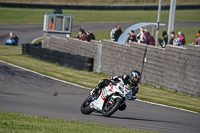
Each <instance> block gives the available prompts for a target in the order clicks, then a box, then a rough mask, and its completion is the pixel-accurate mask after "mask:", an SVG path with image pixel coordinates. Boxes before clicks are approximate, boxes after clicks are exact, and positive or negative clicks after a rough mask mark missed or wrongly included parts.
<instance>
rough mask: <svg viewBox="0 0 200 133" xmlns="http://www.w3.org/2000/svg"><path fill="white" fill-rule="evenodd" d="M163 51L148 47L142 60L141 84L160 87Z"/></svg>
mask: <svg viewBox="0 0 200 133" xmlns="http://www.w3.org/2000/svg"><path fill="white" fill-rule="evenodd" d="M164 55H165V49H162V48H157V47H154V46H148V47H147V50H146V57H145V60H144V70H143V74H142V75H143V76H142V83H145V84H150V85H154V86H160V85H161V84H162V82H163V73H164Z"/></svg>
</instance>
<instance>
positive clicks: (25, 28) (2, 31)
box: [0, 21, 200, 45]
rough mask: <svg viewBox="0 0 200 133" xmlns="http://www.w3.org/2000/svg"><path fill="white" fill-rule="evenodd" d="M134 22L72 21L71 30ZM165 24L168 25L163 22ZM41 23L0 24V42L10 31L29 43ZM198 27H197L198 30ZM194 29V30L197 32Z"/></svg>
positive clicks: (179, 24)
mask: <svg viewBox="0 0 200 133" xmlns="http://www.w3.org/2000/svg"><path fill="white" fill-rule="evenodd" d="M133 24H136V23H135V22H110V23H107V22H106V23H103V22H102V23H73V24H72V32H78V29H79V28H80V27H81V26H83V27H84V29H85V30H86V31H87V30H92V31H102V30H111V29H113V28H114V26H118V25H119V26H121V27H122V29H126V28H128V27H129V26H131V25H133ZM165 24H166V26H165V27H167V25H168V23H167V22H165ZM174 27H200V22H199V21H197V22H176V23H175V26H174ZM42 30H43V24H0V44H5V43H6V40H7V39H8V38H9V34H10V32H11V31H12V32H13V34H16V35H17V36H18V37H19V39H20V43H19V44H20V45H21V44H22V43H30V42H32V40H33V39H35V38H38V37H41V36H42V35H43V32H42ZM198 30H199V29H197V31H198ZM197 31H195V32H197Z"/></svg>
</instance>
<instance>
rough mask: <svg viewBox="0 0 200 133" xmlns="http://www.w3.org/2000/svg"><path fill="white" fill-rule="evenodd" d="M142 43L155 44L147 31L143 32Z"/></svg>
mask: <svg viewBox="0 0 200 133" xmlns="http://www.w3.org/2000/svg"><path fill="white" fill-rule="evenodd" d="M144 43H145V44H148V45H153V46H155V40H154V37H153V36H152V35H150V33H149V32H148V31H147V32H145V33H144Z"/></svg>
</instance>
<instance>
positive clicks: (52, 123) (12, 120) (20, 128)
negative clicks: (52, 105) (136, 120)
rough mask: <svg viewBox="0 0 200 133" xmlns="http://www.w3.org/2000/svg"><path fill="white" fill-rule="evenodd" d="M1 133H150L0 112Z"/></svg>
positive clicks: (148, 132)
mask: <svg viewBox="0 0 200 133" xmlns="http://www.w3.org/2000/svg"><path fill="white" fill-rule="evenodd" d="M0 132H1V133H13V132H17V133H36V132H37V133H39V132H46V133H56V132H62V133H94V132H95V133H103V132H105V133H122V132H126V133H152V132H150V131H143V130H136V129H128V128H122V127H115V126H107V125H102V124H95V123H86V122H80V121H76V120H64V119H57V118H50V117H40V116H33V115H24V114H19V113H11V112H3V111H0Z"/></svg>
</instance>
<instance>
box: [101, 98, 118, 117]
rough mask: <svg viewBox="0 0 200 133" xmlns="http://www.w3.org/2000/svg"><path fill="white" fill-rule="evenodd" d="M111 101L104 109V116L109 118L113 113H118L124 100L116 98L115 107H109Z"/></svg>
mask: <svg viewBox="0 0 200 133" xmlns="http://www.w3.org/2000/svg"><path fill="white" fill-rule="evenodd" d="M108 102H109V100H108V101H107V103H106V104H105V106H104V108H103V112H102V115H103V116H104V117H109V116H111V115H112V114H113V113H115V112H116V111H117V109H118V108H119V106H120V105H121V103H122V99H120V98H116V99H115V101H114V105H113V106H110V107H109V104H108Z"/></svg>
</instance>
